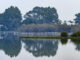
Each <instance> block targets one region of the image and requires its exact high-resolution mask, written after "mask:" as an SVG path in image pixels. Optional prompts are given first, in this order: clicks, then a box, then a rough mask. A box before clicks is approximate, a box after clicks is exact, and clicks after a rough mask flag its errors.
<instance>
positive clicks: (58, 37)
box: [20, 36, 80, 39]
mask: <svg viewBox="0 0 80 60" xmlns="http://www.w3.org/2000/svg"><path fill="white" fill-rule="evenodd" d="M20 38H24V39H80V37H60V36H57V37H24V36H22V37H20Z"/></svg>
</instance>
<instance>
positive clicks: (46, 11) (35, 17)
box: [23, 7, 61, 24]
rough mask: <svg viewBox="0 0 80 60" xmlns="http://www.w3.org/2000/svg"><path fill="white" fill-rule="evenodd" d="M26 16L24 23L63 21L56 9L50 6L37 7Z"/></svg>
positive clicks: (57, 22) (56, 22) (58, 22)
mask: <svg viewBox="0 0 80 60" xmlns="http://www.w3.org/2000/svg"><path fill="white" fill-rule="evenodd" d="M24 18H25V19H24V21H23V24H32V23H34V24H43V23H55V24H60V23H61V22H60V20H59V19H58V14H57V11H56V9H55V8H50V7H45V8H43V7H35V8H33V10H32V11H29V12H28V13H26V14H25V16H24Z"/></svg>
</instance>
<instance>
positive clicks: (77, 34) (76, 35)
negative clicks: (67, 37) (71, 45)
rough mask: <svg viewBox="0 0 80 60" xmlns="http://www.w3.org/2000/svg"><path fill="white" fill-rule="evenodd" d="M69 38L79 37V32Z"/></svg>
mask: <svg viewBox="0 0 80 60" xmlns="http://www.w3.org/2000/svg"><path fill="white" fill-rule="evenodd" d="M71 37H80V32H75V33H73V34H72V35H71Z"/></svg>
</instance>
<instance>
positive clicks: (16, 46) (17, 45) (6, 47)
mask: <svg viewBox="0 0 80 60" xmlns="http://www.w3.org/2000/svg"><path fill="white" fill-rule="evenodd" d="M0 49H1V50H3V51H4V52H5V54H6V55H8V56H10V57H14V56H15V57H16V56H17V55H18V54H19V52H20V50H21V41H20V40H19V39H18V38H17V37H16V36H14V35H13V34H8V35H5V36H4V38H3V39H1V40H0Z"/></svg>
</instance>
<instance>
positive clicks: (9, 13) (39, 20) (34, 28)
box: [0, 6, 80, 33]
mask: <svg viewBox="0 0 80 60" xmlns="http://www.w3.org/2000/svg"><path fill="white" fill-rule="evenodd" d="M74 21H75V24H76V25H71V26H70V25H67V24H61V20H60V19H59V16H58V13H57V10H56V9H55V8H51V7H34V8H33V10H31V11H29V12H27V13H26V14H25V15H24V19H22V14H21V12H20V10H19V8H18V7H14V6H11V7H9V8H7V9H6V10H5V11H4V12H3V13H0V25H1V26H2V27H1V31H13V30H16V31H23V32H45V31H46V32H62V31H66V32H68V33H69V32H77V31H79V32H80V25H79V23H80V13H78V14H76V18H75V19H74ZM77 24H78V25H77Z"/></svg>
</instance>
